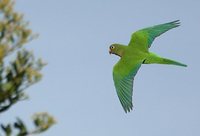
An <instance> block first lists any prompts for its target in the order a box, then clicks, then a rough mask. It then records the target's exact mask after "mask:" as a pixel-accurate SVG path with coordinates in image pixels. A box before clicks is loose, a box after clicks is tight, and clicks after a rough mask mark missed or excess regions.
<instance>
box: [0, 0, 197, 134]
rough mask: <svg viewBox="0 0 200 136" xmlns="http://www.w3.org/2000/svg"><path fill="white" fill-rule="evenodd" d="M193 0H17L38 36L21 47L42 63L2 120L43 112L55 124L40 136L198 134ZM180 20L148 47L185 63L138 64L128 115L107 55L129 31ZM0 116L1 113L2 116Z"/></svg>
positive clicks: (126, 38) (112, 58)
mask: <svg viewBox="0 0 200 136" xmlns="http://www.w3.org/2000/svg"><path fill="white" fill-rule="evenodd" d="M199 6H200V1H199V0H192V1H189V0H188V1H187V0H165V1H162V0H154V1H153V0H138V1H136V0H124V1H122V0H101V1H100V0H99V1H94V0H84V1H83V0H82V1H81V0H57V1H56V0H42V1H41V0H17V1H16V9H17V10H18V11H20V12H22V13H24V14H25V19H26V20H29V21H30V28H32V30H33V31H34V32H37V33H39V34H40V37H39V38H38V39H37V40H35V41H32V42H31V43H29V44H28V45H27V47H28V48H29V49H31V50H33V51H34V53H35V56H37V57H42V58H43V59H44V60H45V61H46V62H48V65H47V66H46V67H45V68H44V70H43V71H42V73H43V74H44V77H43V79H42V81H41V82H40V83H38V84H37V85H34V86H33V87H31V88H29V89H28V90H27V91H26V92H27V93H28V94H29V96H30V100H28V101H23V102H20V103H18V104H16V105H15V106H13V107H12V108H11V109H10V110H9V111H8V112H6V113H4V114H2V115H1V116H2V117H4V118H3V121H4V122H9V121H10V122H13V121H15V117H17V116H19V117H21V118H22V119H23V120H25V122H26V123H27V124H28V125H29V127H32V125H31V121H30V116H31V115H32V114H33V113H35V112H42V111H47V112H49V113H50V114H52V115H53V116H54V117H55V118H56V120H57V124H56V125H55V126H53V127H52V128H51V129H50V130H48V131H47V132H46V133H42V136H199V135H200V87H199V84H200V80H199V77H200V72H199V69H200V62H199V58H200V54H199V51H200V40H199V39H200V38H199V33H200V8H199ZM177 19H180V21H181V26H180V27H178V28H175V29H173V30H170V31H169V32H167V33H165V34H163V35H162V36H160V37H159V38H157V39H156V40H155V41H154V43H153V44H152V47H151V49H150V50H151V51H152V52H155V53H157V54H159V55H161V56H163V57H167V58H170V59H174V60H177V61H180V62H183V63H186V64H187V65H188V67H187V68H183V67H177V66H167V65H143V66H142V67H141V68H140V70H139V72H138V73H137V75H136V77H135V82H134V90H133V91H134V94H133V104H134V109H133V111H132V112H130V113H128V114H125V112H124V111H123V108H122V107H121V104H120V102H119V100H118V97H117V94H116V91H115V88H114V84H113V80H112V68H113V66H114V64H115V63H116V62H117V61H118V59H119V58H118V57H117V56H114V55H109V53H108V47H109V46H110V44H112V43H122V44H128V42H129V40H130V35H131V34H132V32H134V31H136V30H138V29H141V28H144V27H148V26H152V25H157V24H160V23H166V22H170V21H174V20H177ZM1 119H2V118H1Z"/></svg>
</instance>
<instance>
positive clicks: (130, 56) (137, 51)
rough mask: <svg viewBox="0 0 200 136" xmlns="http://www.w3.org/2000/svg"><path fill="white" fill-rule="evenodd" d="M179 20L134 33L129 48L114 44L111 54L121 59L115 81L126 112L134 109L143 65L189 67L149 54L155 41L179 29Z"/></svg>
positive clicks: (115, 69)
mask: <svg viewBox="0 0 200 136" xmlns="http://www.w3.org/2000/svg"><path fill="white" fill-rule="evenodd" d="M179 25H180V22H179V20H176V21H173V22H169V23H164V24H160V25H155V26H152V27H148V28H144V29H141V30H138V31H136V32H134V33H133V34H132V36H131V40H130V42H129V44H128V46H125V45H122V44H112V45H111V46H110V47H109V53H110V54H115V55H117V56H119V57H120V60H119V61H118V62H117V64H115V66H114V68H113V80H114V85H115V88H116V91H117V95H118V98H119V100H120V103H121V104H122V107H123V109H124V111H125V112H126V113H127V112H130V111H131V110H132V108H133V104H132V95H133V80H134V77H135V75H136V73H137V71H138V70H139V68H140V67H141V65H142V64H154V63H156V64H169V65H177V66H183V67H187V65H185V64H183V63H180V62H177V61H174V60H171V59H167V58H163V57H160V56H158V55H156V54H154V53H152V52H149V48H150V47H151V44H152V42H153V41H154V39H155V38H156V37H158V36H160V35H161V34H163V33H165V32H166V31H168V30H170V29H172V28H175V27H178V26H179Z"/></svg>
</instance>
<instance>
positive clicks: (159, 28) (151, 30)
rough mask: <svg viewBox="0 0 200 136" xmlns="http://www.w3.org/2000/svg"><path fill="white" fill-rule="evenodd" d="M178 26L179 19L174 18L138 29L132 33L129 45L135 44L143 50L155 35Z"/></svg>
mask: <svg viewBox="0 0 200 136" xmlns="http://www.w3.org/2000/svg"><path fill="white" fill-rule="evenodd" d="M178 26H180V22H179V20H176V21H173V22H169V23H165V24H160V25H155V26H152V27H148V28H144V29H141V30H138V31H136V32H135V33H133V34H132V36H131V40H130V43H129V46H135V47H137V48H141V49H143V50H148V48H150V47H151V44H152V42H153V41H154V39H155V38H156V37H158V36H160V35H161V34H163V33H165V32H166V31H168V30H170V29H172V28H175V27H178Z"/></svg>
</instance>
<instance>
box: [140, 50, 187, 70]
mask: <svg viewBox="0 0 200 136" xmlns="http://www.w3.org/2000/svg"><path fill="white" fill-rule="evenodd" d="M143 64H168V65H177V66H183V67H187V65H186V64H183V63H180V62H178V61H175V60H171V59H167V58H163V57H159V56H158V55H156V54H153V53H150V55H149V56H148V57H147V58H146V59H145V60H144V61H143Z"/></svg>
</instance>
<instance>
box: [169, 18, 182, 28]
mask: <svg viewBox="0 0 200 136" xmlns="http://www.w3.org/2000/svg"><path fill="white" fill-rule="evenodd" d="M168 24H172V25H173V26H174V27H178V26H180V25H181V22H180V20H179V19H178V20H174V21H172V22H169V23H168Z"/></svg>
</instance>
